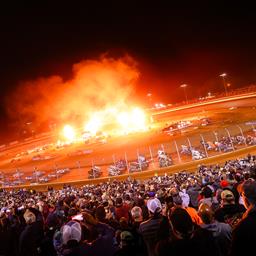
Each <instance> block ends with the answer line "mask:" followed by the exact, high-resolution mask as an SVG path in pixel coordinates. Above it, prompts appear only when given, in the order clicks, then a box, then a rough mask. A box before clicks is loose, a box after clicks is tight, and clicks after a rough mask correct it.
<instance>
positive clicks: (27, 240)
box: [19, 221, 44, 256]
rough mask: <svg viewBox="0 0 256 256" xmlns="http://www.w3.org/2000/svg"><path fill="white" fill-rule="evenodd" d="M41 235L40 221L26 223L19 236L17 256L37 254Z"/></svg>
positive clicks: (42, 234) (33, 255)
mask: <svg viewBox="0 0 256 256" xmlns="http://www.w3.org/2000/svg"><path fill="white" fill-rule="evenodd" d="M43 236H44V233H43V227H42V223H41V222H39V221H36V222H34V223H32V224H29V225H27V226H26V227H25V229H24V230H23V231H22V233H21V235H20V238H19V256H37V255H38V254H39V251H40V244H41V241H42V239H43Z"/></svg>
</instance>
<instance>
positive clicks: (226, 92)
mask: <svg viewBox="0 0 256 256" xmlns="http://www.w3.org/2000/svg"><path fill="white" fill-rule="evenodd" d="M226 76H227V74H226V73H223V74H221V75H220V77H222V80H223V85H224V89H225V95H226V96H227V95H228V91H227V84H226Z"/></svg>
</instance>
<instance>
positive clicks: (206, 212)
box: [198, 204, 214, 224]
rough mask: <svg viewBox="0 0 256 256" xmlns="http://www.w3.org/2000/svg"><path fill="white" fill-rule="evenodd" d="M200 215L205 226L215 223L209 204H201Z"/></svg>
mask: <svg viewBox="0 0 256 256" xmlns="http://www.w3.org/2000/svg"><path fill="white" fill-rule="evenodd" d="M198 215H199V216H200V217H201V219H202V221H203V222H204V223H205V224H210V223H212V222H213V219H214V217H213V211H212V209H211V207H210V206H209V205H208V204H200V206H199V209H198Z"/></svg>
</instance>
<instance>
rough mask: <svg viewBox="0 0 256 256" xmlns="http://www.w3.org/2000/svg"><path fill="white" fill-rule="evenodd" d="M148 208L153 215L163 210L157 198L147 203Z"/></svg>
mask: <svg viewBox="0 0 256 256" xmlns="http://www.w3.org/2000/svg"><path fill="white" fill-rule="evenodd" d="M147 207H148V210H149V211H150V212H152V213H156V212H161V210H162V204H161V202H160V201H159V199H157V198H154V199H149V200H148V202H147Z"/></svg>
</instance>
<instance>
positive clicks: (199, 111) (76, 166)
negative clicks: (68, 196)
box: [0, 95, 256, 189]
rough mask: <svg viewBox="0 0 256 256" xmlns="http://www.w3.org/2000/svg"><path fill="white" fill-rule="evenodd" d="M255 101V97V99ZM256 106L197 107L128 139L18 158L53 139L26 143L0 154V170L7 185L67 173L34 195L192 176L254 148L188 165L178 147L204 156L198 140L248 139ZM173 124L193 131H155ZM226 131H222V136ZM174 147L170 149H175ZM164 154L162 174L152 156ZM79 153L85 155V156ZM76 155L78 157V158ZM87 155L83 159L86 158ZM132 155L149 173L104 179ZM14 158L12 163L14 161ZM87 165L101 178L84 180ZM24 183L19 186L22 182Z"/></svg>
mask: <svg viewBox="0 0 256 256" xmlns="http://www.w3.org/2000/svg"><path fill="white" fill-rule="evenodd" d="M255 96H256V95H255ZM255 107H256V100H255V98H250V99H242V100H234V101H228V102H223V103H219V104H213V105H208V106H203V107H202V106H197V107H193V108H187V109H185V110H182V109H181V110H179V111H175V112H170V113H164V114H163V115H159V116H157V118H156V119H157V122H155V123H154V124H152V127H151V129H150V130H149V131H148V132H144V133H137V134H130V135H126V136H122V137H113V138H110V139H109V140H108V141H107V143H106V144H100V143H92V144H81V143H80V144H74V145H70V146H68V147H63V148H61V149H56V148H48V149H45V150H44V151H42V152H40V153H38V152H33V153H31V154H28V155H22V156H20V155H21V154H20V153H21V152H25V151H27V150H30V149H32V148H35V147H42V146H43V145H45V144H47V143H52V142H53V141H52V140H54V139H55V140H56V139H57V138H53V137H51V138H37V139H32V140H31V141H26V142H23V143H20V144H18V145H15V146H12V147H10V148H7V149H6V150H3V151H2V152H0V170H1V174H2V176H4V178H5V179H9V180H12V179H13V174H15V172H17V170H18V171H19V172H22V173H23V176H22V179H23V178H24V177H25V176H28V175H31V174H32V172H33V171H34V170H35V169H36V170H40V171H44V172H45V175H48V174H50V173H55V172H56V170H58V169H61V168H69V169H70V171H69V172H67V173H65V174H63V175H57V177H55V178H54V179H52V180H51V181H50V182H49V183H44V184H38V185H33V186H30V187H33V188H37V189H46V187H47V186H48V185H51V186H55V187H56V186H57V187H59V186H62V185H63V184H64V183H73V184H77V185H80V184H85V183H99V182H101V181H108V180H109V179H125V178H127V177H128V176H131V177H134V178H139V177H140V178H148V177H149V176H152V175H155V174H156V173H157V174H164V173H172V172H177V171H181V170H184V169H186V170H195V169H196V167H197V165H198V164H200V163H209V164H210V163H211V164H212V163H216V162H223V161H225V159H230V158H234V157H238V156H242V155H245V154H247V153H251V152H255V151H256V148H255V147H247V146H248V145H239V146H237V147H236V151H234V152H229V153H226V154H223V152H218V151H217V152H216V151H211V152H210V151H209V152H208V153H209V158H204V159H202V160H196V161H191V157H188V156H184V155H180V156H179V155H178V154H177V148H178V149H179V150H180V149H181V145H188V144H189V143H191V145H192V146H193V147H195V148H198V149H200V150H201V151H203V150H204V148H203V147H202V145H201V144H200V140H201V138H202V136H203V138H204V140H205V141H215V140H216V134H217V136H218V138H221V137H222V136H227V132H229V133H230V135H231V136H233V135H239V134H241V130H242V131H243V132H244V134H252V135H254V132H253V128H254V127H253V126H252V125H248V123H247V122H248V121H255V120H256V114H255V112H256V111H255ZM202 117H207V118H210V119H211V121H212V122H211V124H210V125H208V126H204V127H202V126H201V125H200V123H199V122H198V119H200V118H202ZM179 120H192V123H193V125H192V126H191V127H188V128H186V129H184V130H183V132H181V133H179V134H175V135H173V136H170V135H167V134H165V133H162V132H161V129H162V128H164V127H165V126H166V124H170V123H171V122H175V121H179ZM226 128H227V129H228V130H226ZM175 143H176V145H177V147H176V145H175ZM159 149H164V150H165V151H166V152H167V153H169V154H170V155H171V156H172V159H173V163H174V165H173V166H171V167H168V168H161V169H159V168H158V162H157V160H156V157H157V151H158V150H159ZM84 150H87V151H86V152H87V153H83V152H85V151H84ZM81 152H82V153H81ZM88 152H89V153H88ZM38 154H40V155H41V156H50V159H44V160H42V159H39V160H32V158H33V157H35V156H37V155H38ZM138 154H143V155H145V156H146V157H147V159H150V160H151V163H150V166H149V169H148V170H146V171H143V172H137V173H132V174H131V173H128V172H127V171H126V172H125V173H124V174H123V175H121V176H118V177H108V171H107V168H108V166H109V165H111V164H113V162H115V161H116V160H118V159H121V158H122V159H124V158H126V159H127V162H128V163H130V162H131V161H136V159H137V156H138ZM17 155H18V157H17ZM92 165H97V166H100V167H101V169H102V171H103V175H102V176H101V178H99V179H93V180H88V170H89V169H90V168H91V166H92ZM24 181H25V180H24ZM29 185H30V183H28V182H24V183H23V184H22V185H21V187H25V186H26V187H27V186H29Z"/></svg>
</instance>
